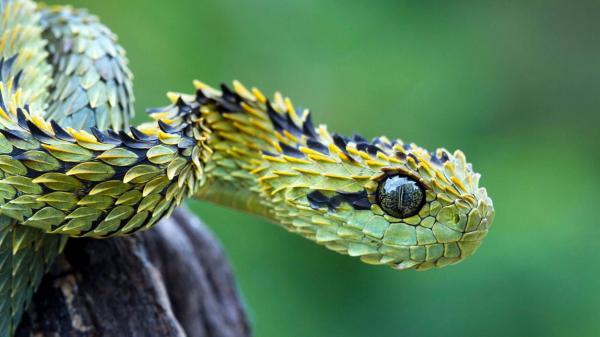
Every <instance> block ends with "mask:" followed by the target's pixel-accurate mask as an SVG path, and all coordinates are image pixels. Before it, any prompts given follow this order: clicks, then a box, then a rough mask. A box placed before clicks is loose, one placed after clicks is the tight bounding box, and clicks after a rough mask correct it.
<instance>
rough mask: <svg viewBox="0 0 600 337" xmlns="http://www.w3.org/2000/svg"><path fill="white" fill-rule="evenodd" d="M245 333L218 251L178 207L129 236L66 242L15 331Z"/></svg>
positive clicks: (150, 336) (213, 336)
mask: <svg viewBox="0 0 600 337" xmlns="http://www.w3.org/2000/svg"><path fill="white" fill-rule="evenodd" d="M250 335H251V333H250V327H249V324H248V320H247V318H246V314H245V312H244V307H243V305H242V303H241V300H240V297H239V294H238V290H237V288H236V284H235V281H234V278H233V274H232V271H231V268H230V266H229V263H228V262H227V259H226V257H225V255H224V253H223V250H222V249H221V247H220V246H219V244H218V243H217V242H216V240H215V239H214V238H213V236H212V235H211V234H210V232H209V231H208V230H207V229H206V227H204V225H203V224H202V223H200V221H199V220H198V219H197V218H196V217H195V216H194V215H192V214H190V213H189V212H187V211H186V210H184V209H177V210H175V212H174V213H173V215H172V216H171V218H169V219H165V220H163V221H161V222H160V223H159V224H157V226H156V227H155V228H154V229H153V230H151V231H147V232H143V233H138V234H136V235H133V236H131V237H123V238H114V239H107V240H92V239H72V240H70V241H69V243H68V244H67V247H66V248H65V252H64V254H62V256H61V257H60V258H59V260H58V261H57V262H56V263H55V265H54V267H53V268H52V271H51V272H50V273H49V274H48V275H46V277H45V278H44V280H43V282H42V285H41V287H40V289H39V290H38V292H37V293H36V295H35V297H34V300H33V303H32V305H31V308H30V310H29V312H28V313H27V314H26V315H25V317H24V319H23V321H22V323H21V326H20V327H19V329H18V331H17V336H35V337H46V336H48V337H49V336H53V337H54V336H73V337H75V336H77V337H91V336H95V337H96V336H111V337H118V336H123V337H132V336H143V337H154V336H156V337H159V336H160V337H171V336H174V337H175V336H176V337H182V336H188V337H196V336H206V337H234V336H235V337H240V336H241V337H244V336H250Z"/></svg>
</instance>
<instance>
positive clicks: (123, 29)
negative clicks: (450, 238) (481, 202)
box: [51, 0, 600, 337]
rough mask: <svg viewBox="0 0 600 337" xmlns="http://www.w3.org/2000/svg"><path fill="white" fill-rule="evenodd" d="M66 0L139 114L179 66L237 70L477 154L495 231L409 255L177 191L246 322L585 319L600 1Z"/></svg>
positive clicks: (177, 78)
mask: <svg viewBox="0 0 600 337" xmlns="http://www.w3.org/2000/svg"><path fill="white" fill-rule="evenodd" d="M65 1H66V0H65ZM51 2H52V3H55V1H51ZM56 3H58V2H56ZM71 3H72V4H73V5H75V6H79V7H87V8H89V9H90V10H92V11H93V12H95V13H97V14H98V15H99V16H100V17H101V19H102V20H103V21H104V22H105V23H106V24H107V25H108V26H109V27H111V28H112V29H113V30H114V31H115V32H116V33H117V34H118V35H119V36H120V42H121V43H122V44H123V45H124V47H125V48H126V49H127V51H128V55H129V59H130V61H131V68H132V69H133V71H134V73H135V76H136V78H135V86H136V90H135V92H136V96H137V104H136V106H137V111H138V119H139V120H142V119H143V118H145V116H144V113H143V110H144V109H145V108H147V107H151V106H160V105H165V104H167V100H166V98H165V92H166V91H168V90H175V91H187V92H191V91H192V90H193V88H192V85H191V81H192V79H195V78H198V79H202V80H203V81H205V82H208V83H211V84H214V85H217V84H219V83H220V82H222V81H226V82H229V81H230V80H232V79H240V80H242V81H243V82H245V83H246V84H247V85H248V86H252V85H256V86H258V87H260V88H262V89H263V91H264V92H265V93H266V92H272V91H274V90H276V89H279V90H282V91H283V92H284V93H285V94H288V95H290V96H291V97H292V98H293V99H294V102H295V103H296V105H300V106H307V107H310V108H312V110H313V111H314V113H315V118H316V120H317V122H322V123H327V124H328V125H329V127H330V129H331V130H335V131H338V132H341V133H346V134H351V133H352V132H354V131H356V132H360V133H362V134H364V135H366V136H369V137H373V136H376V135H388V136H390V137H401V138H403V139H404V140H406V141H413V142H415V143H417V144H420V145H422V146H425V147H427V148H430V149H431V148H436V147H440V146H444V147H447V148H449V149H456V148H460V149H462V150H463V151H464V152H465V153H466V154H467V157H468V159H469V160H470V161H471V162H473V164H474V167H475V169H476V170H478V171H480V172H482V173H483V179H482V184H483V185H484V186H486V187H487V188H488V191H489V193H490V195H491V196H492V198H493V200H494V203H495V207H496V210H497V216H496V221H495V223H494V226H493V227H492V231H491V232H490V235H489V236H488V238H487V239H486V241H485V242H484V244H483V245H482V247H481V248H480V249H479V251H478V253H477V254H475V255H474V256H473V257H471V258H470V259H468V260H467V261H465V262H463V263H461V264H459V265H456V266H451V267H448V268H444V269H440V270H433V271H427V272H422V273H421V272H414V271H408V272H398V271H394V270H391V269H389V268H384V267H372V266H368V265H364V264H361V263H360V262H358V260H356V259H351V258H348V257H344V256H338V255H337V254H334V253H332V252H329V251H327V250H326V249H324V248H321V247H318V246H316V245H314V244H313V243H311V242H309V241H307V240H304V239H301V238H300V237H296V236H294V235H290V234H288V233H287V232H285V231H284V230H282V229H280V228H278V227H276V226H274V225H272V224H269V223H267V222H265V221H263V220H261V219H258V218H253V217H251V216H248V215H245V214H240V213H237V212H234V211H230V210H227V209H222V208H218V207H215V206H212V205H208V204H203V203H199V202H190V203H189V205H190V206H191V207H192V209H193V210H194V211H195V212H196V213H197V214H199V215H201V217H202V219H203V220H204V221H205V222H206V223H207V224H208V225H209V226H210V227H211V228H212V229H213V230H214V231H215V232H216V233H217V235H218V237H219V238H220V240H221V241H222V243H223V244H224V246H225V247H226V250H227V252H228V253H229V256H230V257H231V261H232V263H233V267H234V269H235V273H236V275H237V278H238V282H239V285H240V288H241V291H242V292H243V295H244V297H245V300H246V302H247V306H248V308H249V313H250V316H251V320H252V322H253V326H254V330H255V335H256V336H260V337H269V336H289V337H293V336H348V337H351V336H404V337H408V336H598V335H599V334H600V320H599V319H598V318H597V317H598V315H599V314H600V290H599V284H600V266H599V263H598V260H599V259H600V252H599V251H598V248H599V247H600V243H599V242H598V237H599V236H600V221H599V217H598V209H599V208H600V206H599V205H598V202H599V201H600V199H599V198H598V188H599V187H600V175H599V174H598V173H599V171H600V170H599V168H600V155H599V154H598V151H599V149H600V131H599V129H600V109H599V106H600V104H599V103H600V81H599V78H600V43H599V40H598V32H599V31H600V14H599V13H600V2H598V1H589V2H586V1H571V2H569V1H472V2H460V1H459V2H447V3H438V2H433V1H422V2H417V1H415V2H405V1H342V0H305V1H278V0H258V1H251V2H250V1H243V2H242V1H238V2H236V1H231V0H219V1H211V2H207V1H196V0H171V1H148V0H118V1H117V0H103V1H98V0H85V1H84V0H72V1H71Z"/></svg>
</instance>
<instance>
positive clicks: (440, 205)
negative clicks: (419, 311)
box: [265, 126, 494, 270]
mask: <svg viewBox="0 0 600 337" xmlns="http://www.w3.org/2000/svg"><path fill="white" fill-rule="evenodd" d="M317 134H318V137H314V138H316V139H318V140H319V141H318V142H306V144H305V146H298V147H297V148H294V150H293V151H292V148H290V147H288V146H281V145H280V147H279V149H280V150H281V151H280V152H281V153H280V154H279V155H278V156H277V158H276V159H275V158H271V159H272V160H271V161H270V164H269V167H270V169H269V170H268V173H266V174H267V176H268V177H275V176H278V177H279V178H277V179H275V178H268V179H266V180H265V182H268V183H267V184H268V185H269V186H268V187H267V188H266V190H267V191H269V193H273V194H274V195H276V197H275V198H276V200H278V199H277V195H280V196H281V197H280V198H281V199H283V201H284V202H283V204H287V205H288V206H291V207H279V206H278V205H279V204H281V202H279V201H278V202H276V203H275V206H274V212H275V213H276V216H275V219H276V220H277V221H278V222H280V223H283V224H284V225H285V226H286V227H287V228H288V229H290V230H291V231H294V232H297V233H300V234H302V235H304V236H306V237H308V238H309V239H312V240H314V241H316V242H317V243H320V244H323V245H325V246H327V247H328V248H330V249H332V250H335V251H337V252H340V253H342V254H348V255H351V256H356V257H359V258H360V259H361V260H362V261H364V262H367V263H370V264H387V265H390V266H392V267H393V268H396V269H409V268H413V269H418V270H425V269H429V268H432V267H441V266H445V265H448V264H454V263H457V262H459V261H461V260H463V259H464V258H466V257H467V256H470V255H471V254H473V253H474V252H475V250H476V248H477V247H478V246H479V245H480V243H481V241H482V239H483V238H484V237H485V236H486V234H487V232H488V229H489V227H490V225H491V223H492V220H493V216H494V208H493V204H492V200H491V199H490V198H489V197H488V195H487V192H486V189H485V188H482V187H479V178H480V175H479V174H478V173H475V172H474V171H473V168H472V165H471V164H469V163H467V161H466V158H465V156H464V154H463V153H462V152H461V151H455V152H454V153H450V152H448V151H446V150H445V149H438V150H436V151H434V152H428V151H426V150H424V149H423V148H421V147H418V146H416V145H414V144H404V143H403V142H402V141H400V140H396V141H389V140H388V139H387V138H384V137H381V138H376V139H375V140H373V141H371V142H368V141H366V140H365V139H364V138H362V137H360V136H355V137H353V138H349V137H343V136H339V135H333V136H331V135H329V133H328V132H327V131H326V129H325V128H324V126H321V127H320V128H318V129H316V133H315V135H317ZM282 159H284V160H282ZM292 171H295V172H292ZM280 191H285V192H284V193H278V192H280Z"/></svg>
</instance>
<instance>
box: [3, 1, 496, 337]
mask: <svg viewBox="0 0 600 337" xmlns="http://www.w3.org/2000/svg"><path fill="white" fill-rule="evenodd" d="M0 1H1V2H0V4H2V5H1V6H2V7H1V9H2V17H1V19H0V27H1V28H3V30H2V31H3V32H4V33H3V35H2V40H0V47H2V48H0V52H2V56H3V57H4V58H3V64H2V67H0V68H1V69H2V71H1V73H0V82H1V83H0V97H1V98H2V100H1V101H0V197H1V198H0V294H1V295H2V297H1V300H0V315H1V316H0V329H1V330H0V337H5V336H10V335H11V333H12V331H14V328H15V326H16V324H18V321H19V319H20V317H21V314H22V311H23V310H24V308H26V307H27V304H28V303H29V301H30V298H31V295H32V294H33V291H34V290H35V289H36V287H37V285H38V284H39V281H40V279H41V276H42V275H43V273H44V272H45V270H46V269H47V267H48V266H49V264H50V263H51V262H52V260H53V259H54V257H55V256H56V255H57V254H58V253H59V252H60V249H61V247H62V246H63V245H64V242H65V241H66V238H67V237H69V236H71V237H94V238H105V237H110V236H116V235H126V234H130V233H133V232H135V231H138V230H144V229H148V228H151V227H152V225H153V224H155V223H156V222H157V221H158V220H160V219H161V218H163V217H165V216H168V215H169V214H170V212H171V211H172V210H173V209H174V208H175V207H176V206H177V205H179V204H180V203H181V202H182V201H183V200H184V199H185V198H186V197H195V198H198V199H202V200H208V201H211V202H215V203H219V204H223V205H227V206H229V207H233V208H236V209H240V210H244V211H248V212H250V213H254V214H258V215H261V216H264V217H266V218H268V219H270V220H272V221H274V222H276V223H278V224H280V225H282V226H283V227H285V228H286V229H288V230H289V231H291V232H295V233H298V234H300V235H302V236H305V237H307V238H308V239H310V240H313V241H315V242H317V243H319V244H322V245H325V246H326V247H327V248H329V249H332V250H334V251H337V252H339V253H342V254H348V255H350V256H357V257H360V259H361V260H362V261H364V262H367V263H371V264H385V265H390V266H392V267H394V268H397V269H408V268H414V269H419V270H424V269H428V268H431V267H440V266H445V265H448V264H452V263H456V262H458V261H460V260H462V259H464V258H465V257H467V256H469V255H471V254H472V253H473V252H474V251H475V249H476V248H477V247H478V246H479V244H480V242H481V240H482V239H483V237H484V236H485V235H486V233H487V231H488V228H489V226H490V224H491V222H492V219H493V213H494V210H493V205H492V201H491V199H490V198H489V197H488V196H487V193H486V191H485V189H484V188H481V187H479V174H477V173H474V171H473V170H472V167H471V165H470V164H468V163H467V162H466V159H465V156H464V155H463V153H462V152H460V151H455V152H454V153H449V152H448V151H446V150H444V149H438V150H436V151H435V152H433V153H429V152H428V151H426V150H424V149H422V148H420V147H418V146H416V145H414V144H405V143H403V142H402V141H400V140H395V141H390V140H388V139H387V138H385V137H379V138H376V139H374V140H373V141H366V140H365V139H363V138H362V137H360V136H354V137H352V138H348V137H343V136H340V135H336V134H330V133H329V132H328V131H327V129H326V127H325V126H323V125H321V126H318V127H314V126H313V123H312V120H311V115H310V113H309V112H308V111H307V110H301V109H297V108H295V107H294V106H293V104H292V102H291V101H290V100H289V99H287V98H283V97H282V96H281V95H280V94H276V95H275V97H274V99H273V100H272V101H270V100H268V99H267V98H266V97H265V96H264V95H263V94H262V93H261V92H260V91H259V90H257V89H252V90H248V89H246V88H245V87H244V86H242V85H241V84H240V83H239V82H234V83H233V89H230V88H229V87H227V86H225V85H222V86H221V89H220V90H216V89H213V88H211V87H209V86H207V85H205V84H203V83H201V82H195V86H196V93H195V94H194V95H184V94H174V93H172V94H169V97H170V98H171V101H172V104H171V105H169V106H167V107H164V108H156V109H151V110H150V115H151V117H152V119H153V122H149V123H146V124H143V125H141V126H139V127H137V128H131V129H130V130H129V131H127V132H123V131H120V132H117V130H123V129H126V127H127V125H128V120H129V116H131V114H132V113H133V109H132V99H133V95H132V90H131V82H130V77H131V76H130V72H129V70H128V69H127V67H126V64H127V62H126V60H125V57H124V52H123V50H122V48H120V47H119V46H118V45H116V44H115V39H114V36H113V35H112V33H110V31H108V30H107V29H106V28H105V27H103V26H102V25H100V24H99V23H98V22H97V20H96V19H95V18H93V17H90V16H89V15H88V14H87V13H85V12H76V11H73V10H71V9H68V8H54V9H41V10H40V9H37V8H36V7H35V5H34V4H32V3H31V2H30V1H25V0H21V1H17V0H14V1H7V0H0ZM40 14H41V15H40ZM15 23H18V24H19V26H16V25H15ZM11 31H12V33H11ZM48 52H49V53H48ZM13 55H18V56H17V58H16V59H14V60H16V61H15V62H12V60H13V59H9V58H10V57H12V56H13ZM40 55H41V56H40ZM46 56H48V57H46ZM21 70H24V71H23V72H22V73H21ZM108 128H110V129H108ZM106 129H108V130H106ZM101 130H104V131H101Z"/></svg>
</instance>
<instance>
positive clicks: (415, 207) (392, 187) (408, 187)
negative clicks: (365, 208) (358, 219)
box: [377, 175, 425, 219]
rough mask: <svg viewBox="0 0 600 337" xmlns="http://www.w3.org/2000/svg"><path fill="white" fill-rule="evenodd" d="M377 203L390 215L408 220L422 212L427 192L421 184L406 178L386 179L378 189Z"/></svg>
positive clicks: (396, 176) (397, 176) (394, 177)
mask: <svg viewBox="0 0 600 337" xmlns="http://www.w3.org/2000/svg"><path fill="white" fill-rule="evenodd" d="M377 203H378V204H379V206H380V207H381V208H382V209H383V211H384V212H386V213H387V214H388V215H391V216H393V217H396V218H400V219H403V218H408V217H411V216H413V215H415V214H417V213H419V211H420V210H421V208H422V207H423V204H424V203H425V191H424V189H423V187H422V186H421V184H419V183H418V182H416V181H415V180H414V179H412V178H410V177H406V176H401V175H395V176H389V177H387V178H385V180H383V181H382V182H380V183H379V187H378V188H377Z"/></svg>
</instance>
